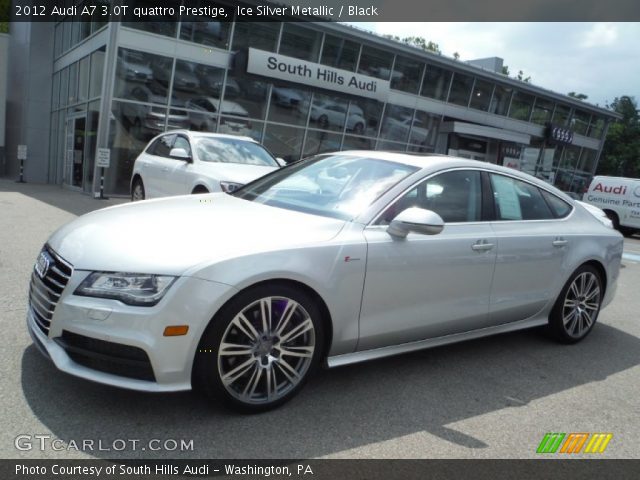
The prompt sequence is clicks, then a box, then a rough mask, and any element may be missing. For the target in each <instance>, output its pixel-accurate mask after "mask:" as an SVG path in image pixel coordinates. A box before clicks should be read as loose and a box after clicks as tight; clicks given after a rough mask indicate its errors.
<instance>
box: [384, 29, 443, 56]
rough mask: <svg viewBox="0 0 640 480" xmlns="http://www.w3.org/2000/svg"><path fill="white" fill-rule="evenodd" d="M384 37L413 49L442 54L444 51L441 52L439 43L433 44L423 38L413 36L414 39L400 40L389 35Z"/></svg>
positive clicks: (405, 38)
mask: <svg viewBox="0 0 640 480" xmlns="http://www.w3.org/2000/svg"><path fill="white" fill-rule="evenodd" d="M384 37H386V38H388V39H390V40H395V41H396V42H401V43H406V44H407V45H411V46H412V47H416V48H419V49H421V50H424V51H427V52H433V53H437V54H442V51H441V50H440V46H439V45H438V44H437V43H435V42H432V41H430V40H429V41H427V40H426V39H424V38H423V37H414V36H412V37H404V38H400V37H399V36H398V35H389V34H387V35H384Z"/></svg>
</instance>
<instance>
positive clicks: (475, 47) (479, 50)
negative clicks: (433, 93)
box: [355, 22, 640, 107]
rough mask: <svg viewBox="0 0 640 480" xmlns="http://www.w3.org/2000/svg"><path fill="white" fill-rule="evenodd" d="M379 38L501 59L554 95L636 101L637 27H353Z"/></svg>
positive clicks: (639, 93)
mask: <svg viewBox="0 0 640 480" xmlns="http://www.w3.org/2000/svg"><path fill="white" fill-rule="evenodd" d="M355 26H357V27H359V28H364V29H366V30H370V31H373V32H376V33H379V34H392V35H398V36H400V37H406V36H420V37H424V38H425V39H426V40H428V41H429V40H430V41H433V42H435V43H437V44H438V45H439V47H440V50H442V53H443V55H446V56H449V57H453V54H454V53H455V52H457V53H459V54H460V60H463V61H464V60H472V59H476V58H484V57H501V58H503V59H504V64H505V65H507V66H508V67H509V72H510V74H511V76H514V75H516V74H517V73H518V71H519V70H522V71H523V72H524V76H525V77H528V76H530V77H531V83H532V84H534V85H537V86H540V87H543V88H547V89H549V90H552V91H554V92H557V93H562V94H567V93H569V92H576V93H584V94H585V95H588V97H589V98H588V99H587V100H586V101H587V102H589V103H592V104H597V105H600V106H602V107H603V106H605V105H606V104H607V103H610V102H611V101H612V100H613V99H614V98H615V97H620V96H622V95H630V96H634V97H635V98H636V100H638V101H640V23H579V22H572V23H560V22H555V23H506V22H505V23H488V22H487V23H481V22H478V23H444V22H442V23H426V22H423V23H408V22H403V23H393V22H380V23H357V24H355Z"/></svg>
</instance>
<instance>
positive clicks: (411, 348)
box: [327, 318, 548, 368]
mask: <svg viewBox="0 0 640 480" xmlns="http://www.w3.org/2000/svg"><path fill="white" fill-rule="evenodd" d="M547 323H548V321H547V319H546V318H533V319H527V320H521V321H519V322H513V323H506V324H504V325H497V326H495V327H487V328H482V329H480V330H472V331H470V332H463V333H455V334H453V335H445V336H443V337H436V338H428V339H426V340H418V341H416V342H409V343H402V344H400V345H391V346H388V347H382V348H374V349H372V350H364V351H362V352H353V353H345V354H342V355H335V356H333V357H328V358H327V366H328V367H329V368H333V367H342V366H343V365H350V364H352V363H359V362H366V361H369V360H375V359H378V358H384V357H391V356H393V355H400V354H402V353H409V352H415V351H416V350H424V349H427V348H434V347H440V346H442V345H449V344H451V343H457V342H463V341H465V340H473V339H475V338H482V337H488V336H490V335H496V334H498V333H507V332H513V331H516V330H524V329H526V328H533V327H539V326H542V325H546V324H547Z"/></svg>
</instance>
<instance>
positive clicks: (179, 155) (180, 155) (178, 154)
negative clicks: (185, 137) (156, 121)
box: [169, 147, 191, 162]
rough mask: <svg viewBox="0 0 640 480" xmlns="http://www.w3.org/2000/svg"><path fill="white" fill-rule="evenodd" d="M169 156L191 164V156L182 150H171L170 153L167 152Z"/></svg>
mask: <svg viewBox="0 0 640 480" xmlns="http://www.w3.org/2000/svg"><path fill="white" fill-rule="evenodd" d="M169 156H170V157H171V158H176V159H178V160H184V161H185V162H191V155H189V153H187V151H186V150H185V149H184V148H180V147H176V148H172V149H171V152H169Z"/></svg>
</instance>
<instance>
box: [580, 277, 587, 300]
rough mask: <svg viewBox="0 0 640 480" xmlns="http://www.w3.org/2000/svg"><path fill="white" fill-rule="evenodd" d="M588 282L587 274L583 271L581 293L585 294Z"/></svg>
mask: <svg viewBox="0 0 640 480" xmlns="http://www.w3.org/2000/svg"><path fill="white" fill-rule="evenodd" d="M586 283H587V274H586V273H583V274H582V275H580V295H583V294H584V293H585V292H586V291H587V289H586V288H585V286H586Z"/></svg>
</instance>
